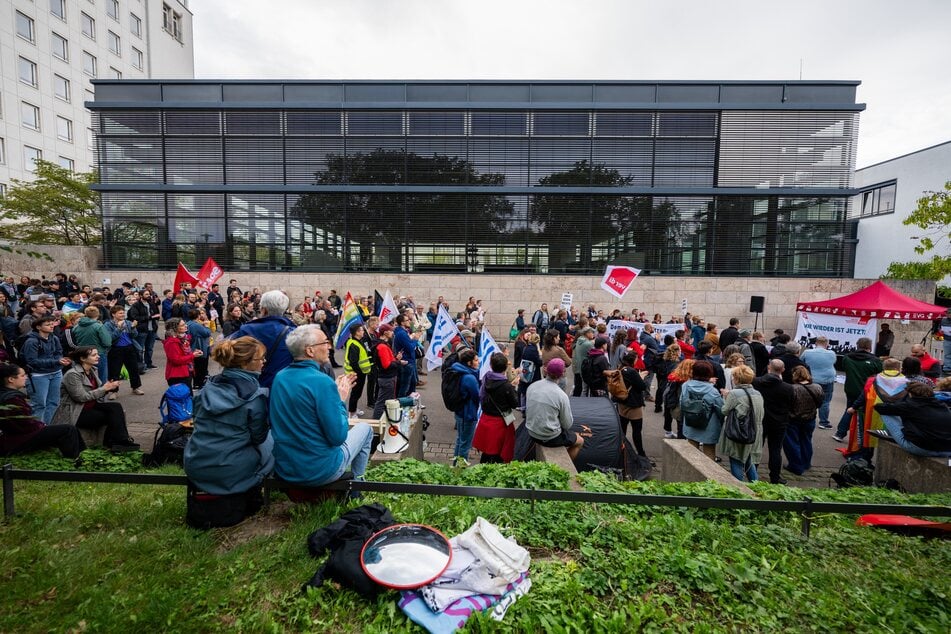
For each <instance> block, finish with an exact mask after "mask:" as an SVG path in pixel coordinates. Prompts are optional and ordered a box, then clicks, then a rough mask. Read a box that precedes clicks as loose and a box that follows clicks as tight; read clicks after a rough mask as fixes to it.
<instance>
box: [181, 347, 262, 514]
mask: <svg viewBox="0 0 951 634" xmlns="http://www.w3.org/2000/svg"><path fill="white" fill-rule="evenodd" d="M264 353H265V349H264V345H263V344H262V343H261V342H260V341H258V340H257V339H254V338H253V337H238V338H237V339H228V340H225V341H222V342H220V343H219V344H218V345H217V346H215V348H214V350H213V351H212V358H213V359H214V360H215V361H216V362H217V363H218V364H220V365H221V366H222V368H224V370H223V371H222V372H221V374H218V375H217V376H213V377H211V378H210V379H209V380H208V382H207V383H206V384H205V387H204V389H202V390H201V391H200V392H198V395H197V396H196V397H195V407H194V418H195V425H194V432H193V433H192V437H191V439H190V440H189V441H188V444H187V445H186V446H185V453H184V466H185V474H186V475H187V476H188V478H189V479H190V480H191V482H192V484H193V485H194V486H195V488H197V489H200V490H201V491H202V492H203V493H204V494H205V495H204V496H199V495H193V496H189V499H188V507H187V509H188V510H187V516H186V520H187V522H188V524H189V525H190V526H197V527H198V528H207V527H211V526H233V525H234V524H237V523H238V522H240V521H241V520H243V519H244V518H245V517H248V516H250V515H253V514H254V513H257V512H258V510H259V509H260V508H261V506H262V505H263V503H264V498H263V495H262V492H261V483H262V482H263V481H264V478H265V477H267V475H268V474H269V473H271V471H272V470H273V469H274V455H273V449H274V441H273V439H272V438H271V434H270V425H269V424H268V399H267V391H266V390H264V389H262V388H261V384H260V383H259V382H258V376H260V374H261V368H262V367H264V361H265V359H264Z"/></svg>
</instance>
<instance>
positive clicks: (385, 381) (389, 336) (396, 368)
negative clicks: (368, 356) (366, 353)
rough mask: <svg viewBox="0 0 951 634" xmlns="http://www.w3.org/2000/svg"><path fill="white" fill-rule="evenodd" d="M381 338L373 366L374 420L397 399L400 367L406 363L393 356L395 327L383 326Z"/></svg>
mask: <svg viewBox="0 0 951 634" xmlns="http://www.w3.org/2000/svg"><path fill="white" fill-rule="evenodd" d="M377 336H378V337H379V338H380V340H379V342H377V344H376V346H374V348H373V351H372V352H373V364H374V365H375V366H376V403H375V404H374V405H373V418H374V419H379V418H380V417H382V416H383V412H385V411H386V402H387V401H388V400H391V399H394V398H396V384H397V382H398V381H399V376H400V366H401V365H402V364H403V363H405V361H404V360H403V359H402V358H401V357H399V356H397V355H395V354H393V348H392V347H391V346H392V342H393V326H391V325H389V324H383V325H382V326H380V327H379V328H378V329H377Z"/></svg>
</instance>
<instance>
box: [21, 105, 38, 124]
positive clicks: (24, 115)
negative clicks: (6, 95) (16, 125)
mask: <svg viewBox="0 0 951 634" xmlns="http://www.w3.org/2000/svg"><path fill="white" fill-rule="evenodd" d="M20 123H22V124H23V127H24V128H29V129H31V130H39V129H40V109H39V107H37V106H34V105H33V104H31V103H27V102H25V101H21V102H20Z"/></svg>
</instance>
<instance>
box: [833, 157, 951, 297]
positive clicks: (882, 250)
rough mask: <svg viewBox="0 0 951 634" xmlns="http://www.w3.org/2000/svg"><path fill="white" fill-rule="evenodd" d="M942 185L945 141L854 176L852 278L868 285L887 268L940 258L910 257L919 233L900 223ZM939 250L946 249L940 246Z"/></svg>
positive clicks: (948, 176) (946, 167) (948, 164)
mask: <svg viewBox="0 0 951 634" xmlns="http://www.w3.org/2000/svg"><path fill="white" fill-rule="evenodd" d="M948 181H951V141H947V142H945V143H941V144H939V145H934V146H932V147H928V148H925V149H923V150H918V151H917V152H912V153H910V154H905V155H902V156H898V157H895V158H893V159H889V160H887V161H882V162H881V163H875V164H874V165H869V166H867V167H863V168H861V169H857V170H855V178H854V179H853V181H852V182H853V187H855V188H856V189H859V190H860V193H859V194H858V196H857V197H856V198H855V199H854V200H853V201H852V209H851V213H852V216H853V217H855V218H858V220H859V223H858V235H857V238H858V246H857V247H856V250H855V273H854V277H856V278H858V279H874V278H877V277H879V276H880V275H882V274H883V273H885V269H887V268H888V265H889V264H891V263H892V262H911V261H925V260H930V259H931V258H932V257H933V256H934V255H936V254H939V255H940V253H939V252H938V251H937V250H934V251H929V252H928V253H926V254H923V255H918V254H917V253H915V250H914V248H915V246H916V245H917V244H918V241H917V240H915V239H914V236H919V235H921V229H919V228H918V227H914V226H906V225H903V224H902V221H903V220H904V219H905V218H907V217H908V216H909V214H911V212H912V211H914V210H915V208H917V206H918V199H919V198H921V197H922V196H924V195H925V192H926V191H944V184H945V183H946V182H948ZM940 248H947V247H946V243H942V246H941V247H940ZM949 277H951V276H949ZM947 281H948V280H947V278H946V279H945V283H947Z"/></svg>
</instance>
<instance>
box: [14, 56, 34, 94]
mask: <svg viewBox="0 0 951 634" xmlns="http://www.w3.org/2000/svg"><path fill="white" fill-rule="evenodd" d="M17 73H18V74H19V76H20V82H21V83H24V84H26V85H27V86H33V87H34V88H36V64H35V63H33V62H31V61H30V60H28V59H27V58H25V57H20V58H18V59H17Z"/></svg>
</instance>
